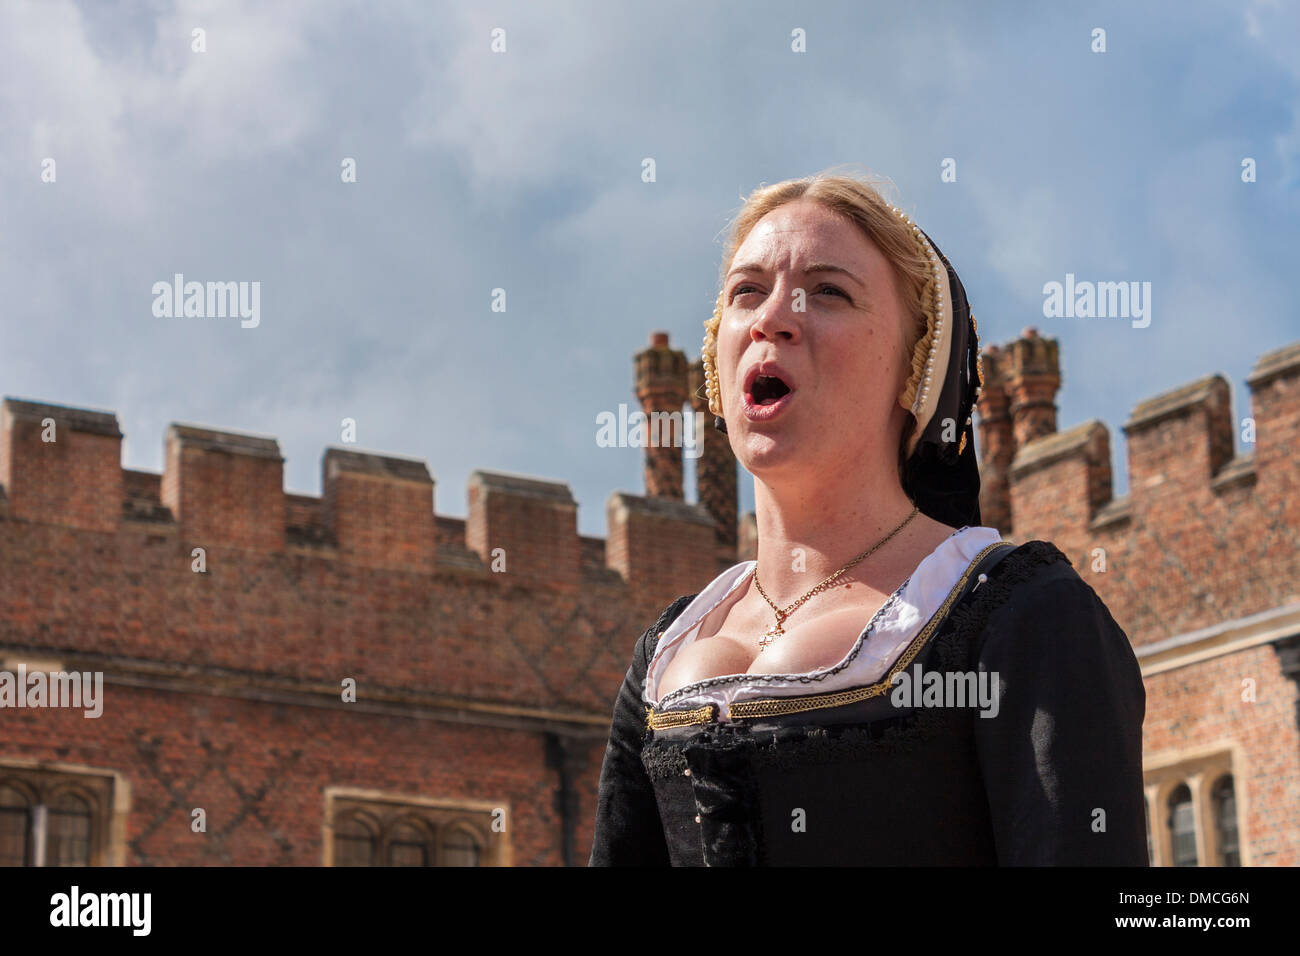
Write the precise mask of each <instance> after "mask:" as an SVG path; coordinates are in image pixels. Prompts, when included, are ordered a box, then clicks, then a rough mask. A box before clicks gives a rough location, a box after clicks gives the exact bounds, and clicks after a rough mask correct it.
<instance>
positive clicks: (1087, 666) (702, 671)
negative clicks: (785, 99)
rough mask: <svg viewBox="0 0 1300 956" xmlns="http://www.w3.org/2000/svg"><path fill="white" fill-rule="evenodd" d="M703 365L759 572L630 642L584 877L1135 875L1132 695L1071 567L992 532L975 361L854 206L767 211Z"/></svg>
mask: <svg viewBox="0 0 1300 956" xmlns="http://www.w3.org/2000/svg"><path fill="white" fill-rule="evenodd" d="M705 327H706V330H707V334H706V335H705V339H704V350H703V362H704V369H705V379H706V390H707V392H708V398H709V408H710V410H711V411H712V412H713V413H714V414H715V415H716V416H718V418H717V419H715V423H716V424H717V426H718V427H719V428H721V429H722V430H724V431H725V432H726V434H727V435H728V439H729V441H730V442H731V446H732V448H733V449H734V451H735V453H736V457H737V458H738V459H739V460H740V462H741V463H742V464H743V465H744V466H745V468H746V469H748V470H749V472H750V473H751V474H752V475H753V476H754V504H755V512H756V517H757V522H758V553H757V559H756V561H746V562H743V563H741V564H738V565H736V566H734V567H732V568H730V569H729V570H727V571H725V572H723V573H722V574H721V575H719V576H718V577H717V578H715V579H714V580H713V581H712V582H710V583H709V584H708V585H707V586H706V587H705V588H704V589H703V590H702V591H701V592H699V593H698V594H694V595H687V596H684V597H681V598H678V599H677V600H676V601H674V602H673V603H672V604H671V605H670V606H669V607H668V608H667V609H665V610H664V612H663V613H662V614H661V615H660V617H659V620H658V621H656V622H655V624H654V626H653V627H651V628H650V629H649V630H648V631H646V632H645V634H643V635H642V636H641V639H640V640H639V641H638V642H637V645H636V648H635V651H634V653H633V659H632V664H631V667H630V668H629V670H628V673H627V678H626V680H625V681H624V683H623V686H622V688H621V690H620V691H619V695H618V698H617V701H616V704H615V708H614V719H613V725H612V728H611V732H610V739H609V745H608V747H607V749H606V753H605V758H604V764H603V767H602V769H601V777H600V786H599V799H598V805H597V811H596V826H595V838H594V843H593V848H592V853H591V864H592V865H629V864H630V865H647V864H662V865H667V864H672V865H705V866H726V865H785V864H813V865H816V864H866V865H908V864H921V865H941V864H960V865H988V864H1003V865H1026V864H1027V865H1044V864H1107V865H1115V864H1123V865H1138V866H1142V865H1146V862H1147V855H1146V836H1145V820H1144V803H1143V794H1142V719H1143V715H1144V711H1145V700H1146V695H1145V691H1144V688H1143V685H1142V677H1141V674H1140V671H1139V669H1138V665H1137V661H1136V658H1135V657H1134V654H1133V651H1132V648H1131V647H1130V645H1129V642H1128V639H1127V637H1126V636H1125V634H1124V632H1123V631H1122V630H1121V629H1120V628H1119V626H1118V625H1116V623H1115V621H1114V620H1113V619H1112V617H1111V616H1110V614H1109V612H1108V611H1107V610H1106V608H1105V606H1104V605H1103V604H1102V602H1101V601H1100V599H1099V598H1098V597H1097V595H1096V593H1095V592H1094V591H1093V590H1092V588H1091V587H1090V586H1089V585H1088V584H1087V583H1086V582H1084V581H1083V580H1082V579H1081V578H1080V577H1079V576H1078V574H1077V573H1076V572H1075V571H1074V569H1073V567H1072V565H1071V564H1070V562H1069V559H1068V558H1066V556H1065V555H1064V554H1062V553H1061V552H1060V551H1059V550H1058V549H1057V548H1055V547H1054V546H1053V545H1051V544H1050V543H1048V542H1045V541H1030V542H1027V543H1025V544H1022V545H1020V546H1019V547H1015V546H1013V545H1011V544H1007V543H1002V542H1001V541H1000V536H999V534H998V532H997V531H996V530H995V529H993V528H986V527H982V526H981V525H980V517H979V472H978V469H977V466H976V462H975V449H974V442H973V439H972V426H971V409H972V407H973V405H974V401H975V398H976V395H977V393H978V390H979V386H980V384H981V382H980V375H981V373H980V369H979V346H978V341H977V339H976V335H975V323H974V319H973V318H972V317H971V315H970V310H969V307H968V305H967V302H966V295H965V291H964V290H963V288H962V285H961V282H960V280H959V279H958V278H957V275H956V273H955V272H954V271H953V269H952V267H951V266H950V265H949V264H948V261H947V259H946V258H945V257H944V256H943V254H942V253H941V252H939V250H938V249H937V248H936V247H935V246H934V245H933V243H932V242H931V241H930V240H929V237H928V236H927V235H926V234H925V233H924V232H923V231H922V230H921V229H920V228H919V227H917V226H915V225H914V224H913V223H912V222H911V221H910V220H909V219H908V218H907V217H906V216H905V215H903V214H902V213H901V212H900V211H898V210H897V209H895V208H894V207H892V206H890V205H889V204H888V203H886V202H885V201H884V200H883V199H882V198H881V196H880V195H879V193H878V192H877V191H876V189H875V188H874V186H873V185H872V184H870V183H868V182H865V181H861V180H858V179H854V178H851V177H845V176H836V175H829V174H820V175H817V176H813V177H809V178H807V179H801V180H792V181H788V182H783V183H778V184H776V185H774V186H769V187H766V188H761V189H759V190H757V191H756V192H754V193H753V194H752V195H751V196H750V197H749V199H748V200H747V201H746V203H745V205H744V207H743V208H742V210H741V212H740V214H739V216H738V217H737V219H736V221H735V223H734V227H733V231H732V235H731V237H730V241H729V243H728V245H727V249H726V252H725V254H724V259H723V268H722V286H721V291H720V293H719V296H718V301H717V305H716V307H715V309H714V313H713V318H712V319H711V320H709V321H708V322H706V323H705Z"/></svg>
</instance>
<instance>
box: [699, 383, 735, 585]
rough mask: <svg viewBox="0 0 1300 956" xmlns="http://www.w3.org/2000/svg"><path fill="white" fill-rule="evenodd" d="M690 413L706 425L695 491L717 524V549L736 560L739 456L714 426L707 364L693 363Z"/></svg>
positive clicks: (725, 437) (730, 561)
mask: <svg viewBox="0 0 1300 956" xmlns="http://www.w3.org/2000/svg"><path fill="white" fill-rule="evenodd" d="M690 380H691V410H692V411H693V412H695V413H696V418H697V419H699V420H700V421H703V422H704V428H703V432H704V434H703V436H702V438H701V441H702V442H703V446H702V448H701V450H700V457H699V458H697V459H695V488H696V494H697V495H698V497H699V501H700V504H702V505H703V506H704V510H705V511H707V512H708V513H709V514H710V515H712V516H713V520H714V521H716V522H717V539H718V547H719V549H720V550H722V551H723V552H724V553H725V555H727V556H728V558H729V559H730V560H729V561H728V563H729V564H734V563H736V561H737V558H736V554H737V551H736V548H737V546H738V544H737V540H736V511H737V509H738V507H739V500H740V499H739V489H738V487H737V484H736V454H735V452H733V451H732V450H731V442H729V441H728V440H727V436H726V435H724V434H723V433H722V432H720V431H718V430H717V429H716V428H714V427H713V413H712V412H711V411H709V399H708V396H706V395H705V394H704V362H703V361H695V362H692V363H691V370H690Z"/></svg>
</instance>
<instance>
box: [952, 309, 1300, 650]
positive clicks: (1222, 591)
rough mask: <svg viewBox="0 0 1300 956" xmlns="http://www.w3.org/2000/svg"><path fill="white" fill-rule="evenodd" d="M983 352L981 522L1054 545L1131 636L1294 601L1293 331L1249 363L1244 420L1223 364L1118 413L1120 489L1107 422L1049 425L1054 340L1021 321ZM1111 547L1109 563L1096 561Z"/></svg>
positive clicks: (1296, 358)
mask: <svg viewBox="0 0 1300 956" xmlns="http://www.w3.org/2000/svg"><path fill="white" fill-rule="evenodd" d="M983 365H984V380H985V386H984V390H983V391H982V392H981V395H980V401H979V406H978V409H979V413H980V418H979V450H980V454H981V465H980V471H981V476H982V479H983V488H982V491H981V496H980V507H981V512H982V515H983V520H984V523H985V524H987V525H990V526H995V527H998V528H1000V529H1001V530H1002V532H1003V534H1004V535H1006V536H1007V537H1009V538H1012V539H1014V540H1028V539H1030V538H1043V539H1046V540H1050V541H1052V542H1054V543H1055V544H1056V545H1057V546H1058V547H1060V548H1061V550H1063V551H1065V552H1066V554H1067V555H1070V557H1071V560H1072V561H1073V562H1074V564H1075V568H1076V570H1078V571H1079V573H1080V574H1081V575H1083V576H1084V577H1085V579H1087V580H1089V582H1090V583H1091V584H1092V585H1093V587H1094V588H1095V589H1096V590H1097V592H1098V593H1099V594H1100V595H1101V596H1102V598H1103V599H1104V600H1105V602H1106V604H1107V605H1108V607H1109V608H1110V610H1111V612H1112V614H1113V615H1114V616H1115V618H1116V620H1117V621H1118V622H1119V623H1120V624H1121V626H1123V627H1124V628H1125V630H1126V631H1127V632H1128V634H1129V636H1130V638H1132V639H1133V642H1134V644H1138V645H1140V644H1145V643H1150V642H1154V641H1158V640H1160V639H1161V638H1163V637H1167V636H1169V635H1171V634H1178V633H1182V632H1185V631H1190V630H1194V629H1196V628H1197V627H1201V626H1206V625H1208V624H1210V623H1213V622H1216V621H1221V620H1223V619H1225V618H1234V617H1238V616H1246V615H1248V614H1250V613H1255V612H1260V611H1264V610H1267V609H1270V608H1274V607H1278V606H1281V605H1284V604H1287V603H1289V602H1292V601H1295V600H1300V588H1297V586H1296V585H1295V584H1294V583H1293V582H1294V581H1295V580H1296V579H1297V578H1300V549H1297V547H1296V544H1295V528H1297V527H1298V526H1300V510H1298V509H1300V451H1298V449H1300V343H1294V344H1291V345H1288V346H1285V347H1283V348H1280V349H1276V350H1274V351H1271V352H1269V353H1267V354H1265V355H1263V356H1262V357H1261V358H1260V359H1259V361H1258V362H1257V363H1256V365H1255V368H1254V370H1253V371H1252V372H1251V374H1250V376H1249V377H1248V378H1247V380H1246V381H1247V384H1248V385H1249V386H1250V389H1251V410H1250V415H1249V418H1250V419H1251V421H1250V422H1247V421H1246V420H1245V416H1241V417H1234V416H1233V414H1232V408H1231V405H1232V401H1231V398H1232V393H1231V388H1230V386H1229V384H1228V381H1227V380H1226V379H1225V378H1224V377H1223V376H1222V375H1217V374H1212V375H1207V376H1205V377H1203V378H1200V379H1197V380H1195V381H1193V382H1189V383H1188V384H1186V385H1183V386H1180V387H1178V388H1175V389H1171V390H1170V391H1168V392H1165V393H1163V394H1160V395H1156V396H1153V397H1151V398H1148V399H1145V400H1143V401H1141V402H1139V403H1138V404H1137V405H1136V406H1135V407H1134V408H1133V411H1132V413H1131V414H1130V416H1129V419H1128V421H1127V422H1125V423H1124V426H1123V430H1124V434H1125V437H1126V450H1127V454H1128V474H1129V493H1128V494H1127V495H1124V496H1121V497H1116V496H1114V495H1113V493H1112V480H1111V452H1110V446H1111V432H1110V429H1109V428H1108V427H1107V426H1106V425H1105V424H1103V423H1102V422H1100V421H1097V420H1095V419H1094V420H1090V421H1086V422H1083V423H1082V424H1079V425H1076V426H1074V427H1072V428H1069V429H1067V430H1065V431H1061V432H1058V431H1057V430H1056V406H1055V404H1054V398H1055V392H1056V389H1057V388H1058V387H1059V386H1060V381H1061V375H1060V368H1059V364H1058V358H1057V345H1056V343H1055V342H1054V341H1053V340H1050V339H1042V338H1040V337H1039V336H1038V333H1037V331H1036V330H1034V329H1026V330H1025V332H1024V334H1023V335H1022V337H1021V338H1020V339H1018V340H1016V341H1014V342H1012V343H1010V344H1007V345H1002V346H996V345H994V346H989V347H988V348H987V349H986V350H985V352H984V355H983ZM1252 432H1253V436H1254V439H1253V441H1251V440H1250V439H1251V435H1252ZM1238 437H1242V439H1243V447H1244V450H1243V451H1241V452H1240V453H1238V452H1236V451H1235V448H1236V440H1237V438H1238ZM1102 558H1104V563H1105V567H1106V570H1105V571H1101V570H1093V568H1094V566H1095V567H1097V568H1100V567H1101V566H1102ZM1256 569H1261V570H1262V569H1267V573H1259V572H1257V570H1256Z"/></svg>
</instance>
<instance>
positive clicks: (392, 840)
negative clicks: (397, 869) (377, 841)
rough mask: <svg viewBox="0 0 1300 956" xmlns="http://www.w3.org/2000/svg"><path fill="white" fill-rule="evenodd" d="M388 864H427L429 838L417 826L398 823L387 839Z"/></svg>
mask: <svg viewBox="0 0 1300 956" xmlns="http://www.w3.org/2000/svg"><path fill="white" fill-rule="evenodd" d="M388 865H389V866H428V865H429V838H428V837H427V836H426V835H425V833H424V832H423V831H422V830H420V829H419V828H418V827H414V826H412V825H411V824H409V823H399V824H398V825H397V826H395V827H393V832H392V835H391V836H390V837H389V840H388Z"/></svg>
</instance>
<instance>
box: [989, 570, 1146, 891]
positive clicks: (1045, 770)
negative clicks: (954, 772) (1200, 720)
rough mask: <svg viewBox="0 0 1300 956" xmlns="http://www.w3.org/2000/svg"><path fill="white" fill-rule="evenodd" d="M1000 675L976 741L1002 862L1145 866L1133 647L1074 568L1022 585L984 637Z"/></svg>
mask: <svg viewBox="0 0 1300 956" xmlns="http://www.w3.org/2000/svg"><path fill="white" fill-rule="evenodd" d="M977 646H978V651H977V660H978V665H977V666H978V668H979V670H981V671H987V672H989V673H990V680H991V676H992V674H994V673H996V674H997V675H998V682H997V684H998V688H999V697H1000V701H999V706H998V711H997V714H996V716H992V717H984V716H981V715H980V714H979V713H976V714H975V716H974V717H973V721H974V725H975V741H976V748H977V753H978V757H979V762H980V767H981V770H982V772H983V776H984V786H985V791H986V793H987V796H988V803H989V810H990V813H991V816H992V820H993V830H994V837H995V840H996V844H997V853H998V861H999V863H1001V864H1002V865H1004V866H1062V865H1064V866H1071V865H1075V866H1078V865H1084V866H1146V865H1147V843H1146V816H1145V806H1144V799H1143V791H1142V720H1143V718H1144V716H1145V712H1146V689H1145V687H1144V686H1143V683H1142V673H1141V669H1140V668H1139V666H1138V662H1137V657H1136V656H1135V655H1134V653H1133V648H1132V645H1131V644H1130V643H1129V640H1128V637H1127V636H1126V635H1125V634H1124V632H1123V630H1121V628H1120V627H1119V625H1118V624H1116V623H1115V620H1114V618H1112V617H1111V615H1110V611H1109V610H1107V608H1106V606H1105V604H1103V603H1102V601H1101V599H1100V598H1099V597H1098V596H1097V593H1096V592H1095V591H1094V590H1093V589H1092V587H1091V586H1089V585H1088V583H1087V582H1086V581H1084V580H1083V579H1082V578H1080V577H1079V575H1078V574H1077V572H1075V570H1074V569H1073V567H1071V566H1070V565H1068V564H1067V563H1064V562H1057V563H1054V564H1051V565H1046V566H1044V567H1043V569H1042V570H1040V571H1039V572H1038V573H1036V574H1035V575H1033V576H1032V577H1030V578H1028V579H1027V580H1025V581H1022V582H1020V583H1018V584H1016V585H1015V586H1014V587H1013V588H1012V589H1011V591H1010V593H1009V596H1008V597H1007V599H1006V600H1005V601H1004V602H1003V603H1002V604H1001V605H1000V606H999V607H998V608H996V609H995V610H994V611H993V612H992V613H991V614H990V615H989V617H988V619H987V622H986V625H985V627H984V630H983V632H982V634H981V635H980V639H979V644H978V645H977Z"/></svg>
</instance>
